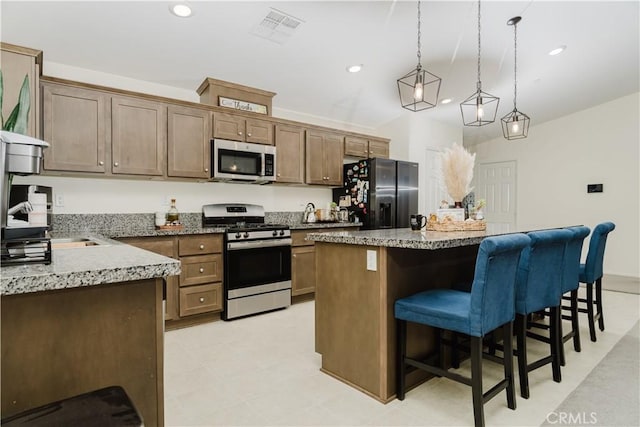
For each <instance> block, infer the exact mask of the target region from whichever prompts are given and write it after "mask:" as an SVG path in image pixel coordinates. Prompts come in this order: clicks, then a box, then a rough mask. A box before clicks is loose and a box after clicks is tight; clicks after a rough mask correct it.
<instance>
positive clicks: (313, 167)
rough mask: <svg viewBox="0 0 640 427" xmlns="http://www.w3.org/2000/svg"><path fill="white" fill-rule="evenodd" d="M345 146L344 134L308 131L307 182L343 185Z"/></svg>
mask: <svg viewBox="0 0 640 427" xmlns="http://www.w3.org/2000/svg"><path fill="white" fill-rule="evenodd" d="M343 146H344V137H343V136H342V135H338V134H333V133H328V132H318V131H307V135H306V179H305V181H306V182H307V184H322V185H335V186H339V185H342V164H343V162H342V159H343V157H344V154H343Z"/></svg>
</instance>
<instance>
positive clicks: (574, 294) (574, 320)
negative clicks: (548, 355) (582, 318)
mask: <svg viewBox="0 0 640 427" xmlns="http://www.w3.org/2000/svg"><path fill="white" fill-rule="evenodd" d="M571 330H572V331H573V349H574V350H575V351H576V352H578V353H580V352H581V351H582V346H581V345H580V325H579V322H578V290H577V289H576V290H573V291H571ZM563 345H564V344H563Z"/></svg>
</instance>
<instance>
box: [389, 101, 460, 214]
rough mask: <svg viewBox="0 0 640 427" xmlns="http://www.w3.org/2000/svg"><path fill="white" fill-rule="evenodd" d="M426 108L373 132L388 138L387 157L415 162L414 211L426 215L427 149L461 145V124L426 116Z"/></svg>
mask: <svg viewBox="0 0 640 427" xmlns="http://www.w3.org/2000/svg"><path fill="white" fill-rule="evenodd" d="M428 114H429V113H428V111H425V112H416V113H413V112H408V113H405V114H404V115H402V116H400V117H399V118H398V119H396V120H393V121H391V122H389V123H386V124H385V125H383V126H382V127H380V128H378V129H377V132H376V133H377V134H379V135H381V136H385V137H387V138H390V139H391V142H392V144H391V150H390V157H391V158H393V159H397V160H407V161H411V162H416V163H418V165H419V166H418V174H419V180H420V184H419V187H420V192H419V199H418V212H421V213H423V214H426V213H428V212H426V199H427V197H426V195H425V194H424V191H426V189H427V188H428V186H427V185H426V183H425V179H426V161H427V148H436V149H442V148H444V147H450V146H452V145H453V144H454V143H458V144H462V127H454V126H450V125H447V124H444V123H442V122H438V121H436V120H432V119H429V118H428Z"/></svg>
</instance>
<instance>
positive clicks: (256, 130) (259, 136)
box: [213, 113, 273, 145]
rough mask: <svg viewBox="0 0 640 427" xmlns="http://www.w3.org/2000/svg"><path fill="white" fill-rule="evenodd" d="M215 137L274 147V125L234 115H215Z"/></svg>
mask: <svg viewBox="0 0 640 427" xmlns="http://www.w3.org/2000/svg"><path fill="white" fill-rule="evenodd" d="M213 136H214V137H215V138H221V139H229V140H231V141H240V142H253V143H256V144H266V145H273V123H272V122H270V121H269V120H261V119H251V118H246V117H244V116H237V115H234V114H226V113H215V114H214V115H213Z"/></svg>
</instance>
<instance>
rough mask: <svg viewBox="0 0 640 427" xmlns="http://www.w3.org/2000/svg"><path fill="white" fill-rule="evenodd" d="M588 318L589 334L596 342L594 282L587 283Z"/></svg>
mask: <svg viewBox="0 0 640 427" xmlns="http://www.w3.org/2000/svg"><path fill="white" fill-rule="evenodd" d="M587 320H589V335H591V341H593V342H596V341H597V340H598V339H597V338H596V324H595V319H594V313H593V283H587Z"/></svg>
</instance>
